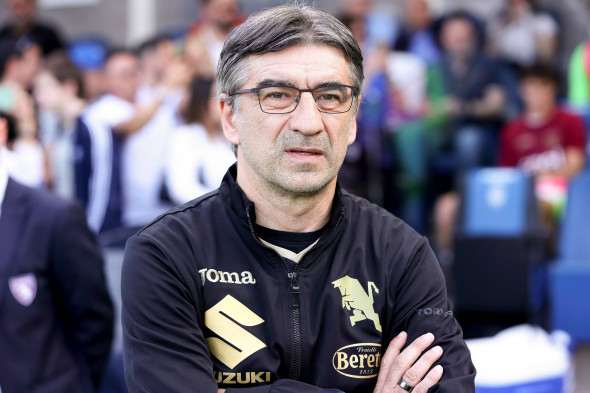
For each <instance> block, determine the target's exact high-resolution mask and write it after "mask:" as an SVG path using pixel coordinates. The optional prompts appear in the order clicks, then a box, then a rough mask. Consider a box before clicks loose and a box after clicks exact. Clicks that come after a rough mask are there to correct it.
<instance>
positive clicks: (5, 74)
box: [0, 36, 41, 91]
mask: <svg viewBox="0 0 590 393" xmlns="http://www.w3.org/2000/svg"><path fill="white" fill-rule="evenodd" d="M0 65H1V66H0V83H2V84H3V85H5V86H9V87H11V88H13V89H21V90H25V91H27V90H30V89H31V88H32V86H33V79H34V78H35V75H37V71H39V66H40V65H41V49H40V48H39V45H37V43H36V42H35V41H32V40H31V39H30V38H29V37H28V36H23V37H20V38H4V39H0Z"/></svg>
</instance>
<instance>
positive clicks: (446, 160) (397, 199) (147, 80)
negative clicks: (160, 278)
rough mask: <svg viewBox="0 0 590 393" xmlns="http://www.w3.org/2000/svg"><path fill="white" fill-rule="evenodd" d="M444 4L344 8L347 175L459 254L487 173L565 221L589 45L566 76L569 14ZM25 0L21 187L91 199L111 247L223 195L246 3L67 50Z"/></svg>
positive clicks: (13, 75)
mask: <svg viewBox="0 0 590 393" xmlns="http://www.w3.org/2000/svg"><path fill="white" fill-rule="evenodd" d="M429 5H430V2H429V1H428V0H405V1H404V4H403V12H402V15H401V16H398V17H396V16H394V15H392V14H387V13H384V12H380V11H379V10H377V9H376V8H375V5H374V4H373V2H372V1H370V0H346V1H344V2H343V4H342V11H341V14H340V20H341V21H342V23H344V24H345V25H346V26H348V27H349V28H350V30H351V31H352V32H353V34H354V35H355V37H356V39H357V40H358V42H359V44H360V46H361V49H362V52H363V56H364V62H365V74H366V82H365V85H364V86H363V87H362V103H361V108H360V111H359V115H358V124H359V132H358V137H357V141H356V142H355V143H354V144H353V145H352V146H351V147H350V148H349V151H348V154H347V157H346V160H345V164H344V166H343V168H342V171H341V175H340V181H341V183H342V184H343V186H344V187H345V188H347V189H349V190H350V191H352V192H353V193H356V194H358V195H361V196H365V197H367V198H369V199H370V200H372V201H373V202H375V203H378V204H380V205H382V206H383V207H385V208H386V209H388V210H390V211H392V212H394V213H395V214H397V215H398V216H400V217H401V218H403V219H404V220H406V221H407V222H408V223H409V224H410V225H412V226H413V227H414V228H415V229H416V230H418V231H419V232H421V233H424V234H428V235H432V239H433V240H434V241H435V247H436V248H437V251H438V252H439V257H441V258H442V259H444V258H446V257H447V256H448V255H452V249H451V248H452V247H451V243H452V241H451V235H452V233H453V223H454V217H455V214H456V211H457V208H458V206H459V204H460V197H459V193H457V190H459V189H460V187H461V181H462V180H461V179H462V178H463V175H464V174H465V173H466V171H468V170H469V169H471V168H474V167H481V166H496V165H502V166H516V167H520V168H522V169H524V170H525V171H527V172H529V173H531V174H532V175H534V176H535V177H536V178H537V180H538V185H539V186H538V187H537V190H538V196H539V198H540V200H545V201H546V202H547V203H546V205H547V206H546V207H544V208H543V209H544V211H545V212H546V216H547V217H548V218H547V221H548V222H549V223H551V222H554V221H556V220H558V219H559V214H560V211H561V210H562V207H563V200H564V198H565V193H566V190H567V186H566V185H567V180H568V179H569V178H571V177H572V176H574V175H575V174H576V173H578V172H579V171H580V170H582V169H583V167H584V166H585V158H586V130H587V128H588V127H587V125H586V124H585V122H584V117H579V116H578V115H579V114H583V113H584V110H585V108H586V107H587V106H588V103H589V101H590V79H589V74H590V68H589V64H590V61H588V59H590V57H588V56H589V55H590V47H588V45H590V44H588V43H580V45H579V46H578V48H577V49H576V51H575V52H574V53H573V55H572V56H571V61H569V60H568V61H569V63H570V67H569V70H562V69H560V68H559V66H560V62H559V60H560V59H559V58H558V57H557V53H558V51H557V47H558V43H559V42H560V38H561V34H562V20H561V18H560V15H559V13H558V12H557V11H556V10H553V9H550V8H542V7H540V6H539V5H538V4H537V3H536V1H535V0H505V2H504V5H503V7H502V8H501V9H499V10H497V13H496V14H495V15H494V16H493V17H492V18H489V19H487V20H483V19H481V18H480V17H479V16H478V15H475V14H472V13H470V12H468V11H465V10H455V11H453V12H451V13H447V14H444V15H438V14H435V13H434V12H433V10H432V9H431V8H430V6H429ZM8 7H9V9H8V10H7V12H8V13H10V18H9V21H8V24H6V25H5V26H3V27H2V28H0V111H1V112H2V113H3V115H4V116H6V117H7V118H8V119H9V125H10V127H9V128H10V132H9V143H8V145H7V148H6V149H4V151H3V152H2V155H3V156H6V157H7V161H8V167H9V172H10V175H11V177H13V178H14V179H16V180H18V181H20V182H21V183H23V184H26V185H29V186H33V187H43V188H47V189H49V190H52V191H53V192H55V193H56V194H58V195H60V196H62V197H64V198H69V199H75V200H78V201H80V202H81V203H82V204H83V205H84V206H85V208H86V214H87V218H88V222H89V225H90V227H91V228H92V229H93V230H94V231H95V232H96V233H98V234H100V235H101V236H102V237H103V238H106V239H108V238H109V233H111V234H112V233H113V231H117V230H119V229H120V228H129V229H135V228H138V227H141V226H143V225H146V224H148V223H149V222H150V221H151V220H153V219H154V218H155V217H157V216H158V215H159V214H161V213H163V212H165V211H166V210H167V209H169V208H170V207H172V206H174V205H177V204H181V203H184V202H186V201H189V200H191V199H193V198H196V197H198V196H200V195H202V194H204V193H206V192H208V191H210V190H213V189H215V188H216V187H217V185H218V184H219V183H220V181H221V178H222V177H223V175H224V173H225V171H226V169H227V167H228V166H230V165H231V164H232V163H233V162H234V161H235V157H234V155H233V152H232V151H231V148H230V147H229V146H228V144H227V143H226V141H225V139H224V137H223V133H222V131H221V126H220V117H219V113H218V108H217V104H216V100H215V98H216V87H215V83H214V78H215V69H216V64H217V59H218V58H219V55H220V53H221V49H222V46H223V42H224V40H225V38H226V37H227V35H228V34H229V33H230V32H231V30H232V28H233V27H235V26H236V25H238V24H239V23H241V22H242V21H243V20H244V17H245V16H244V15H242V14H241V13H240V10H239V7H238V3H237V1H236V0H203V1H202V7H201V9H200V12H199V15H198V18H197V20H196V22H195V23H194V25H193V26H191V27H190V28H189V29H187V31H186V32H183V33H182V34H174V35H166V34H161V35H157V36H155V37H152V38H150V39H149V40H147V41H145V42H144V43H142V44H141V45H139V46H138V47H137V48H118V47H112V46H110V45H109V44H108V43H106V42H105V41H103V40H100V39H80V40H76V39H74V40H71V42H65V41H64V40H63V38H62V37H60V34H59V33H58V31H59V29H56V28H54V27H52V26H50V25H47V24H44V23H42V22H41V21H39V20H38V19H37V17H36V2H35V1H34V0H10V1H9V6H8ZM576 113H577V114H578V115H576ZM564 185H565V186H564ZM556 194H557V196H556ZM543 206H545V205H543ZM550 225H551V224H550ZM124 233H130V232H129V231H127V232H124Z"/></svg>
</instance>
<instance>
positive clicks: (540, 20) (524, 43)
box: [489, 12, 559, 66]
mask: <svg viewBox="0 0 590 393" xmlns="http://www.w3.org/2000/svg"><path fill="white" fill-rule="evenodd" d="M558 28H559V27H558V25H557V23H556V22H555V20H554V19H553V18H552V17H551V16H550V15H547V14H543V13H537V14H535V13H533V12H526V13H523V14H522V15H521V16H520V17H519V18H518V19H514V20H512V21H511V22H510V23H508V24H503V22H502V21H501V20H500V19H495V20H492V21H491V23H490V28H489V37H490V38H491V39H492V40H494V41H495V47H496V49H497V50H498V55H499V56H500V57H502V58H504V59H506V60H510V61H513V62H515V63H517V64H520V65H522V66H529V65H531V64H532V63H533V62H535V60H536V59H537V40H538V39H540V38H547V37H552V36H555V35H556V34H557V31H558Z"/></svg>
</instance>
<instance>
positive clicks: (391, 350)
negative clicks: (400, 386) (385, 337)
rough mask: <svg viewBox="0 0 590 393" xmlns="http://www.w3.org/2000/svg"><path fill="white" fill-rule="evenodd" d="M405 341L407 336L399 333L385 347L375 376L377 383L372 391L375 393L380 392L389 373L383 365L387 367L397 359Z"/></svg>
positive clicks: (404, 333)
mask: <svg viewBox="0 0 590 393" xmlns="http://www.w3.org/2000/svg"><path fill="white" fill-rule="evenodd" d="M407 339H408V334H407V333H406V332H401V333H400V334H398V335H397V336H396V337H395V338H394V339H393V340H391V342H390V343H389V345H388V346H387V350H386V351H385V354H384V355H383V357H382V358H381V366H380V369H379V374H378V376H377V383H376V385H375V390H374V392H375V393H377V392H380V391H381V389H382V387H383V385H384V384H385V381H387V377H388V375H389V371H390V370H389V367H387V366H384V364H385V365H388V364H391V363H392V362H393V361H394V359H395V358H396V357H397V355H399V353H400V351H401V350H402V348H403V347H404V345H405V344H406V340H407Z"/></svg>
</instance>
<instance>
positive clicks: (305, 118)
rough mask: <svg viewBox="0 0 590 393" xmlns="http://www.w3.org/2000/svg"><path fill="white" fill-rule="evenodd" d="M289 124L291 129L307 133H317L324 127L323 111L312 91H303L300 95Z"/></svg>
mask: <svg viewBox="0 0 590 393" xmlns="http://www.w3.org/2000/svg"><path fill="white" fill-rule="evenodd" d="M289 126H290V129H291V130H293V131H298V132H301V133H303V134H307V135H313V134H317V133H319V132H321V131H322V130H323V129H324V125H323V122H322V113H321V112H320V111H319V110H318V107H317V104H316V102H315V99H314V98H313V95H312V94H311V93H309V92H302V93H301V95H300V96H299V104H298V105H297V108H295V110H294V111H293V112H292V116H291V120H290V121H289Z"/></svg>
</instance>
